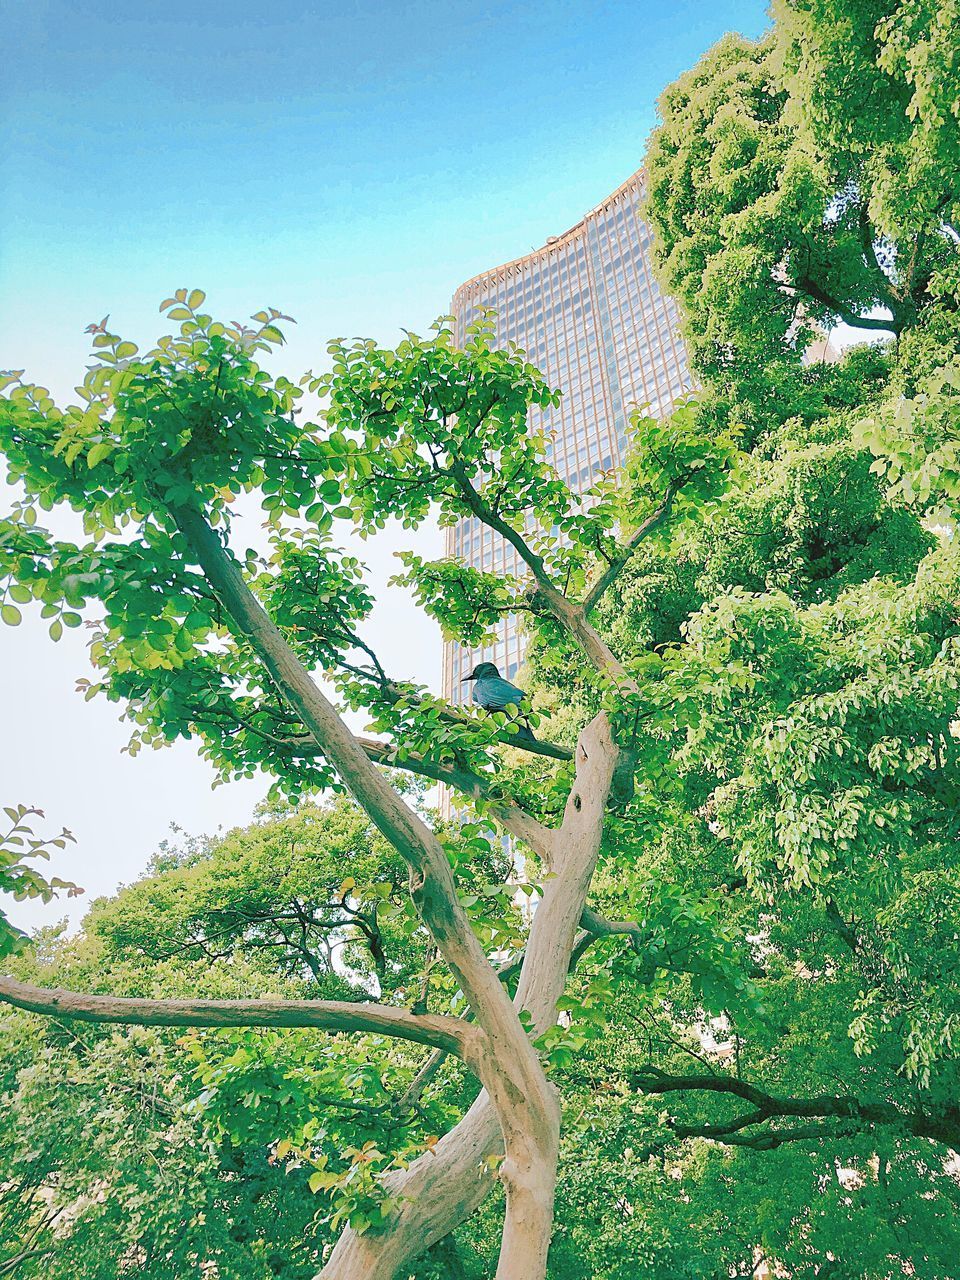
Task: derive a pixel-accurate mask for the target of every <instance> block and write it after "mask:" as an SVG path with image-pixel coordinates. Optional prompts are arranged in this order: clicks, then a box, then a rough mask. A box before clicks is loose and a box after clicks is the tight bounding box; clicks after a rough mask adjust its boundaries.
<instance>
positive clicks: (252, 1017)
mask: <svg viewBox="0 0 960 1280" xmlns="http://www.w3.org/2000/svg"><path fill="white" fill-rule="evenodd" d="M0 1001H3V1002H4V1003H6V1004H11V1005H15V1006H16V1008H18V1009H26V1010H28V1011H29V1012H30V1013H39V1014H43V1015H44V1016H46V1017H54V1018H67V1019H68V1020H70V1021H72V1022H118V1023H125V1024H135V1025H137V1026H145V1027H316V1028H317V1029H318V1030H320V1031H355V1032H365V1033H367V1034H371V1035H382V1036H391V1037H393V1038H394V1039H399V1040H412V1041H414V1042H415V1043H417V1044H425V1045H430V1046H431V1047H432V1048H435V1049H442V1050H444V1052H445V1053H454V1054H456V1055H457V1057H460V1058H473V1057H474V1055H475V1040H476V1035H477V1032H476V1028H475V1027H473V1026H472V1025H471V1024H470V1023H467V1022H464V1021H463V1019H462V1018H453V1017H448V1016H446V1015H443V1014H415V1013H411V1012H410V1010H409V1009H395V1008H393V1007H392V1006H390V1005H384V1004H350V1003H348V1002H347V1001H344V1000H141V999H128V998H126V997H120V996H95V995H86V994H83V993H81V992H77V991H64V990H62V989H61V988H59V987H57V988H47V987H35V986H32V985H31V984H29V983H26V982H18V981H17V980H16V979H15V978H11V977H0Z"/></svg>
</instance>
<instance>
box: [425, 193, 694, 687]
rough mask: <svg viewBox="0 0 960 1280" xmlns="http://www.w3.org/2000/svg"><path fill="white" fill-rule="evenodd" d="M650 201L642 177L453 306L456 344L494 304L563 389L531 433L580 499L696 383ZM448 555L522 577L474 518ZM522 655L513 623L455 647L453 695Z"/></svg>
mask: <svg viewBox="0 0 960 1280" xmlns="http://www.w3.org/2000/svg"><path fill="white" fill-rule="evenodd" d="M642 195H643V174H642V172H639V171H638V172H637V173H635V174H633V176H632V177H630V178H629V179H628V180H627V181H626V182H625V183H624V184H623V186H621V187H619V188H618V189H617V190H616V191H615V192H614V193H613V194H612V195H611V196H609V197H608V198H607V199H606V200H604V201H603V202H602V203H601V204H599V205H597V207H596V208H595V209H592V210H591V211H590V213H588V214H587V215H586V216H585V217H584V218H582V219H581V220H580V221H579V222H578V223H577V224H576V226H573V227H571V228H570V230H569V231H565V232H564V233H563V235H559V236H551V237H550V238H549V239H548V240H547V243H546V244H545V245H544V246H543V248H542V249H537V250H536V251H535V252H534V253H529V254H527V255H526V256H525V257H523V258H516V259H515V260H514V261H513V262H508V263H505V264H504V265H503V266H501V267H494V268H493V269H492V270H490V271H485V272H483V274H482V275H479V276H474V277H473V279H472V280H468V281H467V282H466V283H465V284H462V285H461V286H460V288H459V289H458V290H457V291H456V293H455V294H454V296H453V302H452V303H451V313H452V315H453V317H454V321H455V326H454V331H455V336H456V340H457V342H458V343H460V344H461V345H462V344H463V343H464V341H465V338H466V327H467V325H468V324H470V323H471V322H472V321H473V320H474V319H476V318H477V316H478V314H479V312H480V311H481V310H483V309H484V308H494V309H495V310H496V312H497V318H496V327H497V345H500V346H505V345H506V344H507V343H508V342H511V341H513V342H516V343H518V344H519V345H520V346H521V347H522V348H523V349H524V351H525V352H526V353H527V357H528V359H529V360H530V361H531V362H532V363H533V364H535V365H536V366H537V367H538V368H539V369H540V370H541V371H542V372H543V374H544V376H545V377H546V379H547V381H548V382H549V383H550V385H551V386H553V387H559V388H560V390H561V391H562V392H563V396H562V398H561V401H560V404H559V406H558V407H556V408H553V407H551V408H550V409H547V410H541V409H539V408H535V409H533V410H532V411H531V416H530V426H531V429H533V430H540V431H543V432H544V433H545V435H546V436H547V439H548V440H549V442H550V443H549V457H550V461H551V462H552V463H553V465H554V466H555V467H556V469H557V471H558V472H559V474H560V475H561V477H563V479H564V480H566V482H567V484H568V485H570V487H571V488H572V489H574V490H576V491H577V492H581V491H582V490H584V489H586V488H589V487H590V484H591V483H592V481H593V479H594V477H595V476H596V475H597V474H598V473H599V472H602V471H606V470H608V469H610V468H611V467H616V466H618V465H619V464H620V462H621V461H622V459H623V456H624V452H625V448H626V443H627V432H628V424H629V416H630V413H631V411H632V410H633V409H635V408H641V409H644V410H645V412H647V413H650V414H654V415H660V414H662V413H665V412H667V411H669V409H670V407H671V405H672V404H673V402H674V401H675V400H676V399H677V398H678V397H679V396H682V395H684V394H685V393H686V392H688V391H689V390H690V388H691V378H690V373H689V369H688V366H687V360H686V354H685V351H684V347H683V343H682V341H681V339H680V334H679V318H678V315H677V309H676V306H675V305H674V303H673V301H672V299H670V298H668V297H666V296H665V295H664V294H662V293H661V292H660V290H659V288H658V286H657V283H656V281H655V280H654V277H653V271H652V266H651V260H650V244H651V239H652V233H651V231H650V228H649V226H648V225H647V224H646V223H645V222H644V221H643V219H642V218H641V216H640V206H641V200H642ZM445 551H446V554H447V555H448V556H449V557H451V558H454V559H457V560H462V561H464V562H465V563H467V564H470V565H474V566H476V567H477V568H483V569H486V570H493V571H494V572H502V573H508V574H513V573H515V574H517V575H518V576H522V566H521V565H520V564H519V562H518V559H517V556H516V553H515V552H514V550H513V548H512V547H510V546H508V545H507V544H506V543H504V542H503V541H502V539H500V538H499V537H497V535H495V534H494V533H493V532H492V531H491V530H490V529H487V528H486V527H485V526H484V525H482V524H480V522H479V521H478V520H476V519H466V520H461V521H460V522H459V523H458V524H457V525H455V526H453V527H452V528H450V529H448V530H447V533H446V547H445ZM522 657H523V640H522V637H521V635H520V634H519V632H518V629H517V626H516V623H515V621H514V619H512V618H507V619H504V621H503V622H502V623H501V624H500V626H499V629H498V633H497V636H496V640H495V642H494V643H493V644H490V645H487V646H486V647H484V648H483V649H465V648H463V647H462V646H461V645H458V644H447V645H446V646H445V648H444V663H443V667H444V669H443V689H444V696H445V697H447V698H448V699H449V700H451V701H453V702H461V701H463V700H464V699H465V698H466V697H468V696H469V686H468V685H464V684H463V683H462V682H463V677H464V676H465V675H467V674H468V673H469V672H470V671H471V669H472V667H473V666H474V664H475V663H477V662H484V661H488V662H495V663H496V664H497V666H498V667H499V668H500V671H501V672H502V673H503V674H504V675H506V676H508V677H512V676H513V675H514V674H515V673H516V670H517V667H518V666H519V665H520V662H521V661H522Z"/></svg>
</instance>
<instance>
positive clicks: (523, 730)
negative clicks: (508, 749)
mask: <svg viewBox="0 0 960 1280" xmlns="http://www.w3.org/2000/svg"><path fill="white" fill-rule="evenodd" d="M517 737H518V738H526V739H527V740H528V741H530V742H536V740H537V738H536V735H535V734H534V732H533V730H532V729H531V728H530V721H529V720H518V721H517Z"/></svg>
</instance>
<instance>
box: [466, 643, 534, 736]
mask: <svg viewBox="0 0 960 1280" xmlns="http://www.w3.org/2000/svg"><path fill="white" fill-rule="evenodd" d="M468 680H472V681H473V682H474V684H473V701H474V702H475V703H476V704H477V706H478V707H483V709H484V711H506V710H507V709H508V708H509V707H513V708H514V710H515V712H520V714H519V715H517V718H516V723H517V726H518V728H517V732H518V733H519V734H520V736H521V737H524V738H530V739H531V741H533V742H536V738H535V737H534V735H533V730H532V729H531V728H530V724H529V722H528V720H527V717H526V716H525V715H523V714H522V712H521V704H522V702H523V697H524V695H523V690H522V689H518V688H517V686H516V685H515V684H511V683H510V681H509V680H504V678H503V676H502V675H501V674H500V672H499V671H498V670H497V668H496V667H495V666H494V665H493V663H492V662H481V663H478V665H477V666H475V667H474V668H473V670H472V671H471V672H470V674H469V675H468V676H464V683H466V681H468Z"/></svg>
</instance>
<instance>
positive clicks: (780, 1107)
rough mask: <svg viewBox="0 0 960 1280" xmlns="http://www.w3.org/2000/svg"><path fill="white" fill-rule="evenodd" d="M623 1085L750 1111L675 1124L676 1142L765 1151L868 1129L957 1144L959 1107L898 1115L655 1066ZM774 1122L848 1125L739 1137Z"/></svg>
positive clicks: (882, 1107) (887, 1105) (850, 1101)
mask: <svg viewBox="0 0 960 1280" xmlns="http://www.w3.org/2000/svg"><path fill="white" fill-rule="evenodd" d="M626 1078H627V1081H628V1083H629V1084H630V1085H631V1086H632V1087H633V1088H635V1089H637V1090H638V1091H639V1092H641V1093H650V1094H662V1093H696V1092H708V1093H723V1094H728V1095H732V1096H733V1097H737V1098H742V1099H743V1100H744V1101H745V1102H749V1103H752V1104H753V1107H754V1109H753V1110H752V1111H749V1112H746V1113H744V1114H743V1115H740V1116H737V1117H735V1118H734V1119H732V1120H727V1121H722V1122H719V1123H711V1122H703V1123H699V1124H680V1123H677V1122H675V1121H672V1122H671V1128H672V1129H673V1131H674V1133H675V1134H676V1135H677V1137H678V1138H693V1137H699V1138H713V1139H716V1141H718V1142H726V1143H729V1144H731V1145H737V1146H756V1147H757V1149H758V1150H766V1149H768V1148H769V1147H770V1146H779V1145H780V1144H781V1143H782V1142H786V1141H797V1140H799V1139H801V1138H804V1137H823V1136H829V1135H830V1134H832V1133H841V1132H842V1133H849V1132H856V1131H857V1130H858V1129H864V1128H867V1127H869V1126H871V1125H890V1126H896V1127H899V1128H902V1129H903V1130H904V1131H905V1132H906V1133H910V1134H912V1135H913V1136H914V1137H918V1138H929V1139H931V1140H932V1141H934V1142H940V1143H944V1144H945V1145H947V1146H953V1147H955V1146H957V1144H958V1143H960V1107H958V1106H956V1105H954V1104H946V1105H944V1106H942V1107H940V1108H939V1109H938V1110H937V1111H936V1112H930V1113H926V1112H914V1113H912V1114H911V1113H908V1112H905V1111H901V1110H900V1108H899V1107H896V1106H894V1105H893V1103H891V1102H862V1101H861V1100H860V1099H859V1098H854V1097H851V1096H846V1097H842V1096H836V1095H823V1096H820V1097H813V1098H778V1097H776V1096H775V1095H773V1094H771V1093H766V1092H765V1091H764V1090H762V1089H759V1088H758V1087H757V1086H756V1085H752V1084H750V1083H748V1082H747V1081H746V1080H739V1079H737V1078H736V1077H734V1076H727V1075H697V1076H673V1075H669V1074H668V1073H667V1072H664V1071H660V1070H659V1069H658V1068H657V1067H654V1066H650V1065H647V1066H644V1067H641V1068H638V1069H636V1070H634V1071H632V1072H628V1073H627V1077H626ZM779 1117H794V1118H798V1117H799V1118H811V1119H827V1118H830V1117H836V1118H838V1119H842V1120H847V1121H850V1122H852V1127H846V1128H842V1129H837V1128H833V1129H831V1128H828V1127H824V1126H807V1127H806V1128H803V1127H801V1128H798V1129H795V1130H778V1129H771V1130H768V1131H766V1132H765V1133H763V1134H753V1135H744V1134H741V1132H740V1131H741V1130H742V1129H747V1128H752V1127H753V1126H754V1125H760V1124H765V1123H767V1122H769V1121H770V1120H773V1119H776V1118H779Z"/></svg>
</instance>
